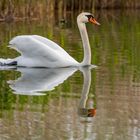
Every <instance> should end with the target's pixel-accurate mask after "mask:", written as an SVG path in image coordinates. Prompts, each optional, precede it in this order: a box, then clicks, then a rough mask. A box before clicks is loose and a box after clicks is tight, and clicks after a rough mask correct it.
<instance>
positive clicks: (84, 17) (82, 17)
mask: <svg viewBox="0 0 140 140" xmlns="http://www.w3.org/2000/svg"><path fill="white" fill-rule="evenodd" d="M77 22H78V23H87V22H90V23H92V24H96V25H100V23H99V22H97V21H96V19H95V18H94V15H93V14H91V13H88V12H82V13H81V14H79V15H78V17H77Z"/></svg>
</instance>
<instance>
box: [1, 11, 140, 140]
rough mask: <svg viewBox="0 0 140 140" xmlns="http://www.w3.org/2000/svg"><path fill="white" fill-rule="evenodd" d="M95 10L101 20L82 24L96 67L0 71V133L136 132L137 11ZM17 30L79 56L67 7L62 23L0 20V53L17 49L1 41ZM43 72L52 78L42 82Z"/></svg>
mask: <svg viewBox="0 0 140 140" xmlns="http://www.w3.org/2000/svg"><path fill="white" fill-rule="evenodd" d="M96 17H97V19H98V21H99V22H100V23H101V26H100V27H99V26H93V25H90V24H88V25H87V28H88V34H89V39H90V44H91V50H92V64H95V65H97V66H98V67H97V68H95V69H92V70H90V69H89V68H85V69H83V70H81V71H80V70H75V69H67V70H66V69H62V70H51V71H50V70H48V69H47V70H46V69H37V70H34V69H24V68H18V69H15V70H1V71H0V140H11V139H12V140H19V139H20V140H25V139H29V140H30V139H31V140H46V139H47V140H56V139H58V140H59V139H60V140H67V139H68V140H72V139H73V140H138V139H140V107H139V106H140V72H139V71H140V15H139V11H126V12H124V11H114V12H112V11H109V12H105V11H102V12H99V14H98V15H96ZM55 19H57V17H56V18H55ZM21 34H38V35H41V36H45V37H48V38H50V39H52V40H53V41H55V42H57V43H58V44H59V45H60V46H62V47H63V48H64V49H65V50H66V51H67V52H68V53H69V54H70V55H72V56H73V57H74V58H75V59H76V60H77V61H82V58H83V49H82V43H81V38H80V35H79V31H78V29H77V25H76V18H75V15H70V14H68V15H67V22H66V23H65V24H63V23H61V22H59V19H57V20H56V21H54V19H53V18H51V19H50V20H49V21H48V20H47V19H44V20H41V21H38V20H35V21H28V20H27V21H18V22H14V23H0V47H1V48H0V57H3V58H7V57H8V58H14V57H15V56H17V55H19V54H18V53H17V52H15V51H14V50H11V49H9V48H7V47H6V46H7V44H8V41H9V40H10V39H11V38H12V37H14V36H16V35H21ZM21 73H22V75H21ZM43 74H45V75H43ZM83 74H85V76H83ZM63 77H65V78H63ZM59 78H60V79H61V78H62V79H63V80H60V81H59V82H58V83H57V82H56V81H57V80H56V79H59ZM50 79H51V80H53V81H54V82H53V83H55V84H54V85H52V84H51V85H49V86H48V85H47V82H48V81H49V80H50ZM84 81H85V82H84ZM83 83H84V84H83ZM53 86H54V88H53ZM88 87H89V89H88ZM24 94H26V95H24ZM88 109H92V112H93V113H91V112H90V111H89V110H88ZM95 110H96V114H95ZM88 111H89V112H88ZM87 112H88V113H87ZM89 116H93V117H89Z"/></svg>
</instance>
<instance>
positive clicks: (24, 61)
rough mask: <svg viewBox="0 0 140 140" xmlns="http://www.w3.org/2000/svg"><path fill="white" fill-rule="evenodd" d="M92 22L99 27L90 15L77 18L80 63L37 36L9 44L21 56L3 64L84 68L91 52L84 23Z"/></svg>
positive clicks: (45, 39) (84, 14)
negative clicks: (80, 42)
mask: <svg viewBox="0 0 140 140" xmlns="http://www.w3.org/2000/svg"><path fill="white" fill-rule="evenodd" d="M87 22H92V23H94V24H97V25H99V23H98V22H97V21H96V20H95V19H94V17H93V16H92V15H91V14H90V13H81V14H80V15H79V16H78V17H77V24H78V27H79V30H80V34H81V37H82V42H83V48H84V59H83V61H82V62H81V63H79V62H77V61H76V60H75V59H74V58H72V57H71V56H70V55H69V54H68V53H67V52H66V51H65V50H64V49H63V48H61V47H60V46H59V45H57V44H56V43H54V42H53V41H51V40H49V39H47V38H44V37H41V36H38V35H21V36H16V37H14V38H13V39H12V40H11V41H10V42H9V44H10V46H9V47H11V48H13V49H15V50H17V51H18V52H20V53H21V56H19V57H16V58H15V59H11V60H8V62H7V61H4V63H5V64H9V65H11V64H17V66H25V67H68V66H85V65H90V64H91V51H90V45H89V39H88V34H87V30H86V26H85V23H87Z"/></svg>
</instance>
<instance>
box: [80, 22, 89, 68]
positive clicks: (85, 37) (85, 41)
mask: <svg viewBox="0 0 140 140" xmlns="http://www.w3.org/2000/svg"><path fill="white" fill-rule="evenodd" d="M78 27H79V30H80V34H81V38H82V43H83V48H84V59H83V61H82V63H81V64H82V65H90V64H91V50H90V44H89V39H88V34H87V30H86V25H85V23H81V22H78Z"/></svg>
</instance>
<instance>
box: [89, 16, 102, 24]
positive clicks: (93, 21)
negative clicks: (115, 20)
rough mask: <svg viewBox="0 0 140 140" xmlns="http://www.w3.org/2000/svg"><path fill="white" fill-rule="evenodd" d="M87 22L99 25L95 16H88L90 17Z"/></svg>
mask: <svg viewBox="0 0 140 140" xmlns="http://www.w3.org/2000/svg"><path fill="white" fill-rule="evenodd" d="M89 22H91V23H93V24H95V25H101V24H100V23H99V22H97V21H96V19H95V18H90V19H89Z"/></svg>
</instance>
